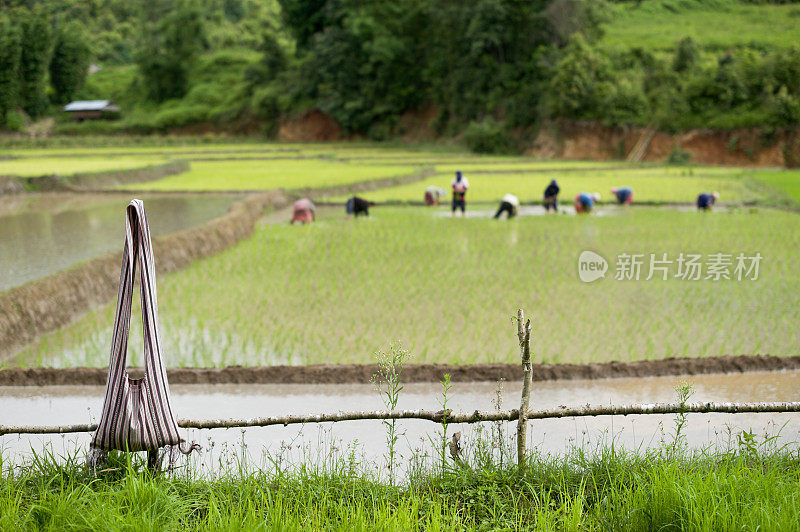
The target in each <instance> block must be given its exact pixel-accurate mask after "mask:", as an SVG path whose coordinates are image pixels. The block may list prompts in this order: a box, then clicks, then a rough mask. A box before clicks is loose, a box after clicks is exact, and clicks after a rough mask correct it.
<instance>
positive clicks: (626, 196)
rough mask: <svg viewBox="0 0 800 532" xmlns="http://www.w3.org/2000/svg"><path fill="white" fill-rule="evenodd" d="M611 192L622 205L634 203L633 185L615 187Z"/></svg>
mask: <svg viewBox="0 0 800 532" xmlns="http://www.w3.org/2000/svg"><path fill="white" fill-rule="evenodd" d="M611 193H612V194H614V197H616V198H617V203H619V204H620V205H630V204H631V203H633V189H632V188H631V187H614V188H612V189H611Z"/></svg>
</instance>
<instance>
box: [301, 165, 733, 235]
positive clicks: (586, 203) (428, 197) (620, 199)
mask: <svg viewBox="0 0 800 532" xmlns="http://www.w3.org/2000/svg"><path fill="white" fill-rule="evenodd" d="M450 188H451V189H452V195H453V199H452V203H451V212H452V215H453V216H455V215H456V211H459V210H460V211H461V216H465V215H466V210H467V190H469V180H468V179H467V178H466V177H464V175H463V174H462V173H461V171H460V170H458V171H456V176H455V177H454V178H453V181H452V182H451V183H450ZM560 192H561V188H560V187H559V186H558V183H557V182H556V180H555V179H553V180H552V181H550V184H549V185H547V188H545V189H544V199H543V201H542V204H543V205H544V209H545V212H550V210H551V209H552V210H553V213H557V212H558V194H559V193H560ZM611 194H612V196H613V197H614V200H615V201H616V203H617V204H619V205H630V204H631V203H633V189H632V188H630V187H614V188H612V189H611ZM446 195H447V191H446V190H444V189H443V188H440V187H435V186H429V187H427V188H426V189H425V204H426V205H438V204H439V201H440V200H441V199H442V198H444V197H445V196H446ZM717 199H719V192H711V193H708V192H703V193H702V194H700V195H699V196H697V208H698V209H699V210H704V211H707V210H710V209H711V208H712V207H713V206H714V204H715V203H716V201H717ZM599 201H600V193H599V192H580V193H578V194H577V195H576V196H575V199H574V201H573V206H574V208H575V212H576V213H584V214H588V213H590V212H591V211H592V209H593V208H594V206H595V204H597V202H599ZM373 205H375V203H374V202H371V201H367V200H365V199H363V198H360V197H358V196H353V197H351V198H349V199H348V200H347V202H346V203H345V212H346V213H347V216H348V217H349V216H355V217H358V216H359V215H362V214H363V215H365V216H369V208H370V207H371V206H373ZM518 211H519V198H518V197H517V196H515V195H514V194H511V193H509V194H506V195H504V196H503V198H502V199H501V200H500V206H499V207H498V209H497V212H496V213H495V215H494V217H495V218H500V216H502V215H503V213H505V215H506V217H507V218H513V217H514V216H516V215H517V213H518ZM314 219H315V208H314V204H313V203H312V202H311V200H309V199H307V198H303V199H300V200H297V201H296V202H295V203H294V214H293V216H292V221H291V223H294V222H300V223H310V222H312V221H314Z"/></svg>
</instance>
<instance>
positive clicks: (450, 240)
mask: <svg viewBox="0 0 800 532" xmlns="http://www.w3.org/2000/svg"><path fill="white" fill-rule="evenodd" d="M10 155H12V156H13V157H16V158H12V159H8V160H2V161H0V165H5V166H2V170H1V171H0V173H6V172H8V173H12V172H17V173H18V174H20V175H23V172H28V173H30V174H31V175H36V174H39V175H41V174H42V173H48V172H51V171H62V172H64V171H66V170H65V169H68V170H75V171H87V170H89V169H98V168H101V167H102V168H105V169H107V168H111V167H113V165H115V164H118V165H119V166H118V167H119V168H125V167H128V166H129V165H136V164H140V165H143V164H147V163H149V162H152V161H153V160H159V161H161V160H167V159H171V158H172V159H174V158H184V159H188V160H189V161H190V162H191V169H190V170H189V171H188V172H185V173H183V174H178V175H173V176H169V177H166V178H164V179H161V180H158V181H150V182H147V183H137V184H135V185H134V186H133V188H137V189H142V188H144V189H148V190H157V191H180V190H194V191H205V190H211V191H226V190H265V189H273V188H286V189H293V188H316V187H329V186H335V185H343V184H350V183H356V182H360V181H367V180H374V179H380V178H384V177H395V176H403V175H406V176H409V175H415V173H417V174H416V175H419V174H418V173H419V172H421V171H422V170H425V171H427V172H428V173H429V174H430V177H427V178H424V179H422V180H417V181H414V182H410V183H407V184H404V185H399V186H394V187H390V188H383V189H379V190H375V191H372V192H370V193H365V194H363V195H364V196H365V197H367V198H368V199H371V200H374V201H378V202H379V203H386V204H387V205H379V206H377V207H375V208H373V211H372V216H371V217H370V218H369V219H360V220H352V219H347V218H346V217H345V215H344V212H343V209H342V208H341V207H330V208H324V209H322V210H321V211H320V213H319V217H318V222H317V223H315V224H313V225H311V226H307V227H306V226H304V227H292V226H289V225H288V224H286V223H284V222H285V221H287V220H288V217H289V214H288V213H273V214H270V215H269V216H268V217H267V218H265V219H264V220H263V221H262V223H260V224H259V225H258V227H257V228H256V231H255V234H254V235H253V236H252V237H251V238H249V239H247V240H245V241H242V242H240V243H239V244H237V245H236V246H234V247H233V248H231V249H229V250H227V251H225V252H223V253H221V254H219V255H217V256H213V257H210V258H208V259H205V260H201V261H198V262H196V263H194V264H193V265H192V266H191V267H189V268H187V269H186V270H184V271H181V272H177V273H173V274H170V275H165V276H162V277H161V278H160V279H159V291H160V296H161V297H160V298H159V299H160V302H161V305H160V314H161V320H162V327H161V328H162V335H163V337H164V342H165V346H166V349H165V352H166V353H168V354H169V355H168V363H169V365H171V366H198V367H201V366H226V365H232V364H241V365H271V364H316V363H369V362H371V361H372V360H373V354H374V353H375V352H376V351H377V350H379V349H381V348H383V347H385V346H386V345H387V344H389V343H391V342H393V341H396V340H399V341H401V342H402V343H403V345H405V346H406V347H407V348H408V349H409V350H410V351H411V352H412V353H413V355H414V357H415V360H414V361H415V362H419V363H423V362H443V363H455V364H474V363H488V362H515V361H516V359H517V357H518V355H517V353H516V349H517V347H516V340H515V337H514V335H513V326H512V323H511V321H510V320H511V316H512V314H513V312H514V311H515V309H516V308H518V307H524V308H526V309H527V310H528V312H529V313H530V314H532V315H533V317H534V323H535V332H534V337H535V340H534V346H535V347H534V349H535V353H536V354H535V358H536V360H537V361H540V362H541V361H543V362H550V363H557V362H603V361H611V360H640V359H656V358H665V357H671V356H715V355H736V354H759V353H760V354H773V355H786V354H796V346H797V343H798V340H800V331H799V330H798V329H797V327H796V323H797V322H798V318H800V310H798V309H800V305H798V303H800V280H798V279H797V276H796V268H797V264H798V262H799V261H800V251H799V250H800V231H798V229H800V218H799V217H798V215H797V214H796V213H795V212H793V211H792V210H791V209H789V210H777V209H773V208H771V206H773V205H776V206H781V207H787V206H789V207H792V206H793V205H797V203H798V201H800V172H797V171H786V170H777V169H744V168H730V167H711V166H691V165H690V166H664V165H653V164H649V165H631V164H628V163H625V162H621V161H599V162H598V161H554V160H538V159H533V158H530V157H499V156H491V157H480V156H475V155H471V154H464V153H459V152H457V151H453V150H449V149H445V150H442V149H438V150H437V149H433V148H428V147H420V148H414V147H411V148H409V147H391V146H389V147H384V146H381V145H376V144H368V143H361V144H359V143H353V144H257V143H251V144H247V143H237V144H228V145H225V144H221V145H220V144H216V145H207V146H206V145H188V146H179V147H162V146H155V147H148V146H134V147H111V148H98V149H95V150H83V149H57V150H18V151H15V152H13V153H11V154H10ZM456 169H460V170H462V171H463V172H464V173H465V175H466V176H467V177H468V178H469V179H470V183H471V187H470V191H469V193H468V208H469V209H470V210H471V211H473V214H474V213H475V211H477V213H478V214H482V215H483V216H478V217H474V218H467V219H451V217H450V216H449V210H448V209H447V206H442V207H420V206H401V205H391V204H392V203H415V202H416V203H419V202H421V200H422V196H423V191H424V188H425V186H427V185H437V186H441V187H443V188H446V189H447V188H449V183H450V180H451V176H452V173H453V172H454V171H455V170H456ZM553 178H556V179H557V180H558V181H559V183H560V185H561V187H562V194H561V198H562V200H561V201H562V203H567V204H569V203H570V200H571V197H572V196H573V195H574V194H577V193H578V192H581V191H589V192H593V191H599V192H601V193H602V194H603V195H604V196H605V199H606V200H607V197H608V195H609V194H608V189H609V188H611V187H612V186H620V185H628V186H632V187H633V188H634V198H635V200H636V202H641V203H645V204H654V205H653V206H649V207H648V206H640V207H635V208H633V209H628V208H615V207H603V208H602V209H601V210H600V211H599V212H598V213H596V215H592V216H588V217H574V216H567V215H559V216H549V217H543V216H522V217H519V218H517V219H514V220H511V221H505V220H502V221H496V220H492V219H490V217H489V216H490V215H491V214H492V213H493V210H494V208H495V206H496V204H497V201H498V200H499V198H500V197H502V195H503V194H505V193H507V192H513V193H515V194H517V195H518V196H519V197H520V199H521V200H522V201H523V203H537V202H539V201H540V197H541V194H542V190H543V189H544V187H545V186H546V185H547V183H548V182H549V181H550V179H553ZM417 179H421V178H417ZM711 190H717V191H719V192H720V193H721V195H722V196H721V200H722V201H723V202H727V207H726V208H725V209H723V210H721V211H719V212H714V213H706V214H698V213H697V212H695V211H694V210H693V209H692V208H690V205H691V204H692V202H693V201H694V199H695V197H696V195H697V194H698V193H699V192H702V191H711ZM346 197H347V195H338V196H330V197H323V199H324V200H326V201H328V202H331V203H333V204H341V203H343V202H344V200H345V199H346ZM658 204H679V205H681V206H679V207H677V208H675V207H673V206H657V205H658ZM587 250H588V251H593V252H595V253H598V254H600V255H601V256H602V257H604V258H605V259H606V260H607V261H608V263H609V270H608V272H607V273H606V276H605V278H603V279H599V280H597V281H595V282H593V283H583V282H581V281H580V279H579V277H578V256H579V255H580V254H581V252H582V251H587ZM664 254H666V258H667V259H668V261H669V265H668V269H669V270H670V271H669V274H668V275H667V277H668V278H667V279H666V280H663V279H662V278H661V277H662V276H661V275H660V274H659V275H657V276H655V277H654V278H651V279H650V280H645V279H646V278H647V277H648V275H649V273H650V272H649V271H648V269H649V267H650V260H651V255H652V256H653V257H652V259H653V260H656V258H657V259H658V260H662V259H664V258H665V257H664ZM681 254H684V255H685V256H688V255H689V254H699V255H701V257H702V259H703V260H705V261H708V260H710V257H711V256H712V255H714V254H722V255H723V256H725V257H728V259H727V260H729V261H730V264H728V266H727V271H728V274H727V275H728V277H731V275H733V274H735V273H736V272H735V269H734V268H735V267H736V264H735V261H736V257H737V256H738V255H740V254H741V255H742V256H746V257H753V256H755V255H756V254H760V255H761V256H762V260H761V262H760V263H759V272H758V278H757V279H756V280H752V279H744V280H741V281H740V280H736V279H725V278H722V279H720V280H714V278H713V275H711V276H709V277H710V278H708V279H707V278H705V277H706V272H705V271H704V272H703V273H702V275H701V276H700V279H698V280H686V279H683V278H681V277H680V276H678V274H679V273H680V272H679V265H678V258H679V257H680V256H681ZM625 255H639V256H640V257H639V259H640V260H641V261H642V265H641V270H640V274H639V275H640V279H639V280H628V279H626V280H619V279H616V278H615V277H616V276H617V275H616V274H617V271H616V268H617V267H618V266H617V264H618V263H619V262H620V261H619V260H618V259H619V257H620V256H623V257H624V256H625ZM620 267H621V266H620ZM659 271H660V270H656V273H659ZM740 273H741V272H740ZM751 273H752V272H751ZM734 277H735V275H734ZM112 322H113V302H110V303H109V304H107V305H105V306H102V307H100V308H97V309H95V310H94V311H93V312H91V313H89V314H88V315H86V316H83V317H81V318H79V319H78V320H77V321H76V322H75V323H73V324H72V325H70V326H67V327H65V328H63V329H61V330H58V331H56V332H54V333H51V334H49V335H47V336H45V337H42V338H41V339H40V340H39V341H38V342H36V343H35V344H33V345H30V346H28V347H27V348H25V349H24V350H23V351H22V352H20V353H18V354H16V355H15V356H14V357H13V359H11V360H7V361H6V363H7V364H13V365H21V366H27V365H34V366H56V367H67V366H97V367H101V366H104V365H105V364H106V363H107V346H108V342H109V339H110V334H111V325H112ZM138 326H139V324H137V323H136V320H134V324H133V327H134V328H136V327H138ZM133 337H134V338H135V339H136V340H135V341H133V342H132V343H131V345H130V351H131V353H130V357H131V359H132V360H133V361H136V360H137V357H138V356H139V354H140V353H141V346H140V345H139V342H140V340H138V338H139V336H138V335H137V334H134V335H133Z"/></svg>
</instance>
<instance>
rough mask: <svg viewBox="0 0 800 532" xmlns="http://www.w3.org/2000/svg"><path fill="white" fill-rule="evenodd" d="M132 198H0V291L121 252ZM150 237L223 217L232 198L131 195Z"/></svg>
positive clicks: (85, 196)
mask: <svg viewBox="0 0 800 532" xmlns="http://www.w3.org/2000/svg"><path fill="white" fill-rule="evenodd" d="M133 197H134V195H132V194H113V195H112V194H102V195H87V194H62V193H54V194H37V195H35V196H29V195H20V196H6V197H2V196H0V272H2V275H0V291H3V290H8V289H9V288H13V287H15V286H20V285H22V284H25V283H27V282H30V281H33V280H36V279H40V278H42V277H46V276H48V275H52V274H54V273H56V272H58V271H60V270H63V269H66V268H69V267H71V266H73V265H75V264H77V263H79V262H83V261H86V260H89V259H93V258H95V257H97V256H99V255H102V254H104V253H108V252H109V251H114V250H119V251H120V253H121V252H122V244H123V241H124V238H125V207H126V206H127V204H128V202H130V200H131V199H132V198H133ZM136 197H139V198H140V199H142V200H143V201H144V203H145V208H146V209H147V215H148V216H147V218H148V221H149V222H150V229H151V233H152V235H153V237H158V236H161V235H165V234H168V233H172V232H175V231H180V230H182V229H187V228H190V227H194V226H196V225H200V224H202V223H203V222H206V221H208V220H210V219H212V218H216V217H218V216H221V215H222V214H224V213H225V212H226V211H227V210H228V207H229V206H230V205H231V203H233V202H234V201H236V200H237V199H238V198H237V197H236V196H232V195H213V194H194V195H192V194H182V195H180V196H178V195H157V194H143V195H141V194H137V195H136Z"/></svg>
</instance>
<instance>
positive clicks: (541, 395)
mask: <svg viewBox="0 0 800 532" xmlns="http://www.w3.org/2000/svg"><path fill="white" fill-rule="evenodd" d="M683 380H686V381H688V382H690V383H692V384H693V386H694V389H695V394H694V395H693V397H692V398H691V399H690V400H692V401H726V402H727V401H735V402H756V401H794V400H797V398H798V394H800V371H785V372H755V373H745V374H731V375H701V376H693V377H652V378H636V379H633V378H632V379H604V380H593V381H590V380H583V381H580V380H576V381H552V382H534V383H533V390H532V393H531V408H533V409H544V408H553V407H557V406H559V405H567V406H579V405H583V404H586V403H591V404H628V403H653V402H674V401H675V400H676V395H675V390H674V387H675V385H676V384H678V383H679V382H681V381H683ZM520 390H521V383H520V382H507V383H504V384H503V392H502V397H503V404H502V408H503V409H504V410H507V409H513V408H515V407H518V406H519V397H520ZM441 391H442V389H441V385H440V384H436V383H424V384H422V383H417V384H407V385H406V386H405V389H404V390H403V391H402V392H401V394H400V401H399V404H398V405H397V407H398V409H426V410H434V411H437V410H439V409H440V408H441V407H440V404H439V401H440V400H441ZM496 392H497V384H496V383H458V382H456V383H454V386H453V388H452V389H451V390H450V392H449V394H448V408H451V409H453V411H455V412H472V411H474V410H491V409H492V408H494V404H493V401H494V400H495V398H496ZM103 393H104V388H103V387H100V386H45V387H5V388H3V387H0V425H64V424H71V423H87V422H97V421H98V416H99V412H100V409H101V408H102V403H103ZM172 400H173V408H174V410H175V412H176V413H177V416H178V418H179V419H181V418H185V419H197V420H200V419H219V418H223V419H224V418H254V417H264V416H280V415H287V414H315V413H332V412H339V411H357V410H358V411H361V410H377V409H383V408H384V406H383V404H382V403H381V400H380V397H379V395H378V393H377V392H376V391H375V389H374V388H373V386H372V385H370V384H342V385H311V384H309V385H283V384H272V385H266V384H265V385H176V386H173V387H172ZM674 417H675V416H674V414H666V415H632V416H602V417H582V418H564V419H550V420H534V421H531V422H530V423H529V428H528V435H529V449H535V450H536V451H538V452H540V453H550V454H561V453H564V452H565V451H567V450H568V449H570V448H572V447H574V446H577V447H582V448H584V449H585V450H587V451H591V450H592V449H595V448H596V447H597V446H598V445H601V444H605V445H610V444H611V442H612V441H613V442H614V445H615V446H617V447H618V448H619V447H620V446H622V447H624V448H626V449H629V450H637V449H647V448H654V447H655V448H657V447H659V446H660V445H663V443H662V441H666V442H668V443H669V442H671V441H672V434H673V432H674V426H675V425H674ZM492 425H493V424H492V423H482V424H473V425H468V424H462V425H451V426H450V427H449V429H448V431H449V434H453V433H454V432H456V431H461V432H462V442H464V441H465V442H466V445H467V452H468V451H469V445H470V442H474V441H475V439H476V438H477V437H478V432H479V431H481V430H482V431H483V434H484V438H485V439H489V437H490V434H491V431H492ZM501 426H502V427H503V435H504V437H505V440H506V442H507V443H508V446H509V447H510V448H514V447H515V444H514V441H513V438H514V431H515V428H516V422H515V421H514V422H504V423H502V425H501ZM397 427H398V431H399V434H400V437H399V439H398V444H397V445H398V449H399V451H400V456H401V459H400V460H399V463H400V464H401V468H404V467H407V464H408V463H409V459H410V457H411V455H412V454H414V453H416V454H425V453H427V455H428V456H432V455H433V454H434V452H433V448H432V443H431V440H433V441H440V438H441V436H440V430H441V427H440V425H438V424H436V423H432V422H429V421H419V420H410V421H398V422H397ZM742 429H745V430H752V431H753V432H754V433H755V434H757V435H758V438H757V441H759V442H760V441H762V440H763V436H764V435H778V436H779V437H778V438H777V440H776V441H775V442H774V443H776V444H788V445H789V448H796V447H797V446H798V445H800V443H798V442H800V414H797V413H788V414H689V416H688V425H687V426H686V427H685V428H684V433H685V434H686V437H687V442H688V444H689V445H690V446H691V447H692V448H695V449H698V448H705V447H709V446H716V447H717V448H719V449H727V448H728V445H729V444H730V445H736V441H737V439H736V435H737V434H738V433H739V432H740V431H741V430H742ZM183 434H185V435H186V436H187V438H188V439H189V440H195V441H197V442H198V443H200V444H201V445H202V446H203V453H202V455H201V456H200V457H199V458H195V459H193V460H194V465H195V466H196V467H198V468H200V469H211V470H219V469H220V468H222V469H224V468H225V466H226V465H231V466H233V467H235V465H236V464H237V463H238V462H237V461H238V460H239V459H240V458H241V456H242V452H243V449H244V452H245V457H246V460H247V462H248V464H250V465H252V466H266V465H268V464H269V463H270V462H269V461H268V457H269V458H272V459H273V460H276V461H280V462H281V463H283V464H288V463H293V464H299V463H301V462H303V461H309V460H312V461H315V462H318V463H325V460H326V458H329V457H330V456H334V457H345V458H346V457H347V456H348V455H349V454H350V453H351V452H352V455H353V456H354V457H356V458H357V459H358V460H359V461H360V463H362V464H366V465H368V467H370V468H373V469H382V468H383V466H384V464H385V458H384V457H385V455H386V452H387V446H386V430H385V427H384V425H383V424H382V422H381V421H342V422H338V423H324V424H313V423H310V424H307V425H305V426H301V425H289V426H286V427H284V426H271V427H263V428H247V429H244V430H242V429H239V428H232V429H208V430H194V429H193V430H188V431H186V430H184V431H183ZM242 443H244V444H245V446H246V447H243V446H242ZM88 444H89V434H68V435H65V436H61V435H25V436H20V435H5V436H0V449H2V453H3V456H4V458H5V460H6V463H21V462H24V461H25V460H26V459H27V458H30V456H31V452H32V451H35V452H40V451H41V450H43V449H44V448H45V446H52V451H53V452H54V453H55V454H56V455H64V454H66V453H69V452H74V451H75V450H76V449H79V450H81V452H83V450H85V449H87V448H88Z"/></svg>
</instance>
